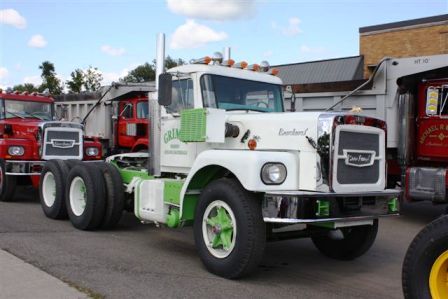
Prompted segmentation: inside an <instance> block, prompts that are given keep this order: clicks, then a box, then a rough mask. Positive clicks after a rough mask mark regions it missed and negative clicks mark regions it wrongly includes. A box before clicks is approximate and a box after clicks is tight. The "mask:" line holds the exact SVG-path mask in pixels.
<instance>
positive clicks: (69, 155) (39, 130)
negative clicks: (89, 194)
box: [0, 90, 102, 201]
mask: <svg viewBox="0 0 448 299" xmlns="http://www.w3.org/2000/svg"><path fill="white" fill-rule="evenodd" d="M101 158H102V149H101V144H100V143H99V142H98V140H95V139H85V138H84V137H83V127H82V125H80V124H77V123H71V122H61V121H56V117H55V108H54V99H53V98H52V97H50V96H48V95H42V94H37V93H27V92H23V93H19V92H9V91H8V92H3V91H2V90H0V201H12V200H13V198H14V197H13V195H14V191H15V189H16V185H18V184H20V185H29V184H32V185H33V186H34V187H38V184H39V176H40V172H41V170H42V166H43V164H44V163H45V161H46V160H51V159H62V160H68V159H76V160H100V159H101Z"/></svg>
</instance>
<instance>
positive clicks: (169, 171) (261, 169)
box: [40, 36, 399, 278]
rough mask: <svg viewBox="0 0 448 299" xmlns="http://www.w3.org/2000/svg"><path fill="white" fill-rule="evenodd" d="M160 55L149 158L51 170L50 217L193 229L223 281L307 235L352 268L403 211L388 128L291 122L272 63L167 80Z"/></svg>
mask: <svg viewBox="0 0 448 299" xmlns="http://www.w3.org/2000/svg"><path fill="white" fill-rule="evenodd" d="M158 49H159V51H158V57H157V62H158V66H157V70H158V73H159V74H160V76H157V79H158V82H157V89H158V93H157V94H150V100H149V120H150V127H151V128H150V144H149V148H150V149H149V153H131V154H121V155H116V156H111V157H109V158H107V160H106V162H102V163H90V164H88V163H82V162H76V161H66V162H63V161H50V162H48V164H47V165H46V166H45V168H44V169H43V172H42V176H41V184H40V186H41V188H40V197H41V202H42V206H43V208H44V209H63V210H66V211H67V214H68V217H69V219H70V220H71V222H72V223H73V225H74V226H75V227H77V228H79V229H84V230H89V229H98V228H109V227H112V226H114V225H115V224H116V223H117V222H118V221H119V219H120V216H121V213H122V211H123V210H124V209H126V208H127V209H129V210H133V212H134V214H135V216H136V217H137V218H138V219H140V220H141V221H142V222H145V223H156V224H158V225H166V226H168V227H170V228H178V227H183V226H187V225H193V228H194V238H195V244H196V247H197V251H198V253H199V256H200V258H201V260H202V262H203V263H204V265H205V267H206V268H207V269H208V270H209V271H210V272H212V273H215V274H217V275H220V276H223V277H227V278H238V277H242V276H244V275H247V274H249V273H250V272H251V271H253V270H254V269H255V268H256V266H257V265H258V264H259V262H260V260H261V258H262V255H263V251H264V248H265V243H266V241H269V240H282V239H287V238H301V237H311V239H312V241H313V243H314V244H315V245H316V247H317V248H318V249H319V250H320V251H321V252H322V253H323V254H325V255H327V256H330V257H332V258H336V259H341V260H350V259H354V258H356V257H359V256H361V255H362V254H364V253H365V252H366V251H367V250H368V249H369V248H370V247H371V245H372V244H373V242H374V240H375V237H376V234H377V230H378V218H379V217H383V216H391V215H397V214H398V196H399V191H397V190H387V189H385V186H386V156H385V146H386V145H385V135H386V125H385V123H384V122H383V121H381V120H378V119H374V118H370V117H364V116H360V115H351V114H343V113H326V112H325V113H321V112H301V113H285V112H284V110H283V98H282V81H281V80H280V79H279V78H278V77H276V76H274V75H273V74H275V72H274V71H273V70H269V67H268V65H267V64H263V65H261V67H260V66H258V65H251V66H247V64H245V63H237V64H234V63H233V61H232V60H231V59H226V60H224V61H223V59H222V56H220V55H215V56H214V57H212V58H209V57H205V58H203V59H198V60H195V61H192V63H190V64H189V65H183V66H179V67H176V68H173V69H170V70H168V71H166V72H163V71H162V70H163V62H164V58H163V57H164V54H163V52H164V37H163V36H159V40H158ZM227 58H228V57H227ZM62 214H63V213H62Z"/></svg>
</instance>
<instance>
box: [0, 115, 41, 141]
mask: <svg viewBox="0 0 448 299" xmlns="http://www.w3.org/2000/svg"><path fill="white" fill-rule="evenodd" d="M42 122H44V121H43V120H40V119H34V118H27V119H8V120H7V121H2V122H0V124H2V125H5V124H9V125H11V126H12V131H13V136H12V137H14V138H27V139H29V138H30V136H32V138H35V137H36V134H37V132H38V129H39V125H40V124H41V123H42Z"/></svg>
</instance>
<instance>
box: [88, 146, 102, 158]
mask: <svg viewBox="0 0 448 299" xmlns="http://www.w3.org/2000/svg"><path fill="white" fill-rule="evenodd" d="M98 154H99V150H98V148H97V147H87V148H86V155H87V156H89V157H92V156H98Z"/></svg>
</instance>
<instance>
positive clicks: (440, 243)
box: [402, 216, 448, 299]
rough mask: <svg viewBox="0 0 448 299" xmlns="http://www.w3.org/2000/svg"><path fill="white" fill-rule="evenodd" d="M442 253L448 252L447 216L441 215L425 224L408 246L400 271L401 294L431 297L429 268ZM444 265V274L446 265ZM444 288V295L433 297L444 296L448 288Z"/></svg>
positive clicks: (412, 296) (409, 296)
mask: <svg viewBox="0 0 448 299" xmlns="http://www.w3.org/2000/svg"><path fill="white" fill-rule="evenodd" d="M444 253H445V254H446V253H448V216H442V217H440V218H439V219H437V220H434V221H433V222H431V223H430V224H428V225H426V226H425V227H424V228H423V230H422V231H420V233H419V234H418V235H417V236H416V237H415V238H414V240H413V241H412V243H411V245H410V246H409V248H408V251H407V253H406V256H405V259H404V262H403V272H402V284H403V294H404V297H405V298H406V299H414V298H415V299H426V298H427V299H430V298H431V293H430V286H429V277H430V273H431V268H432V267H433V265H434V263H435V262H436V260H437V259H438V258H439V257H441V256H442V254H444ZM446 267H447V268H446V269H445V272H444V274H445V275H446V273H447V271H448V265H446ZM444 278H445V279H446V276H445V277H444ZM444 290H445V294H444V295H445V296H443V295H442V296H440V297H436V296H434V298H446V297H447V296H448V289H444Z"/></svg>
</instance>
